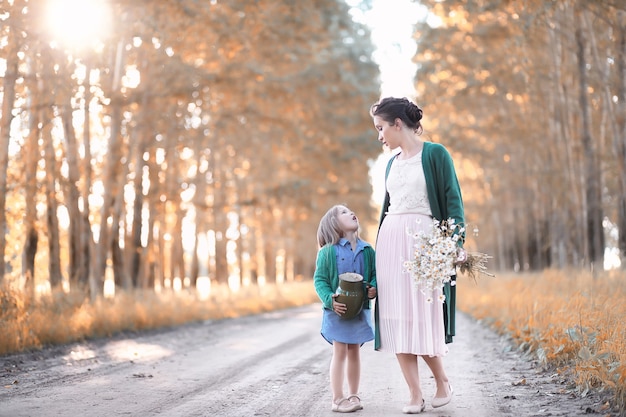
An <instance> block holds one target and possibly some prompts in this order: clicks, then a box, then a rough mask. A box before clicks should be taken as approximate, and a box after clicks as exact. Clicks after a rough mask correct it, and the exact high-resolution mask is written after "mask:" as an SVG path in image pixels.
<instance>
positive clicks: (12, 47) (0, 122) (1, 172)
mask: <svg viewBox="0 0 626 417" xmlns="http://www.w3.org/2000/svg"><path fill="white" fill-rule="evenodd" d="M10 19H11V20H13V17H12V16H11V18H10ZM6 23H7V24H9V25H10V23H8V22H6ZM7 48H8V53H7V56H6V71H5V73H4V79H3V82H2V118H1V119H0V284H2V283H3V282H4V274H5V268H6V266H5V262H4V254H5V251H6V231H7V229H8V227H9V225H7V224H6V222H7V220H6V197H7V169H8V165H9V143H10V141H11V122H12V121H13V105H14V103H15V81H16V80H17V76H18V64H19V58H18V56H17V36H15V29H14V28H13V27H10V28H9V30H8V40H7Z"/></svg>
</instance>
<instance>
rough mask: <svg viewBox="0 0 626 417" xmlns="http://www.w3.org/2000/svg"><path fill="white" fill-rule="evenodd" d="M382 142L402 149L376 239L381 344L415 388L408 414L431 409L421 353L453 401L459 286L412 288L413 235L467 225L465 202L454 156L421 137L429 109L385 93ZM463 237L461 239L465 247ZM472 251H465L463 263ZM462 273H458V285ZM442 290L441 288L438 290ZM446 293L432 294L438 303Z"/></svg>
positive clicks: (438, 398) (440, 397) (444, 398)
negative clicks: (408, 267) (407, 265)
mask: <svg viewBox="0 0 626 417" xmlns="http://www.w3.org/2000/svg"><path fill="white" fill-rule="evenodd" d="M370 114H371V116H372V118H373V121H374V126H375V127H376V130H378V140H379V141H381V142H382V143H383V145H385V146H388V147H389V148H390V149H392V150H395V149H398V148H399V149H400V152H398V153H396V154H395V155H394V156H393V157H392V158H391V159H390V161H389V163H388V165H387V171H386V176H385V186H386V194H385V200H384V203H383V208H382V213H381V217H380V223H379V231H378V238H377V241H376V271H377V282H378V299H377V305H376V312H375V313H376V314H375V319H376V333H377V334H376V342H375V348H376V349H377V350H382V351H390V352H393V353H395V354H396V357H397V359H398V362H399V364H400V368H401V370H402V374H403V375H404V378H405V380H406V383H407V385H408V387H409V391H410V400H409V403H408V404H407V405H406V406H405V407H404V408H403V409H402V412H403V413H405V414H418V413H421V412H422V411H424V409H425V407H426V406H425V401H424V398H423V396H422V390H421V388H420V380H419V372H418V358H419V357H422V358H423V359H424V361H425V362H426V364H427V365H428V367H429V368H430V370H431V372H432V374H433V376H434V378H435V381H436V384H437V392H436V393H435V396H434V398H433V399H432V401H431V405H432V406H433V407H434V408H437V407H441V406H444V405H446V404H448V403H449V402H450V400H451V399H452V387H451V386H450V383H449V381H448V377H447V375H446V373H445V371H444V368H443V360H442V358H443V356H445V355H446V354H447V353H448V349H447V346H446V343H451V342H452V336H454V313H455V287H454V286H452V287H451V286H450V284H446V287H445V288H444V290H443V291H444V293H445V301H444V303H443V304H442V303H440V302H437V301H435V302H429V301H428V300H427V299H426V298H427V295H425V294H423V293H422V292H421V291H417V290H416V289H415V288H414V287H413V283H412V278H411V276H410V274H409V273H407V272H406V271H404V269H403V261H406V260H410V259H411V257H412V256H413V251H414V247H413V245H414V243H415V241H414V238H413V236H412V233H409V232H416V231H418V230H422V231H424V232H429V231H430V230H431V227H432V224H433V223H432V219H433V218H435V219H437V220H439V221H442V220H447V219H449V218H451V219H454V220H455V222H456V224H457V225H463V224H464V215H463V200H462V197H461V190H460V187H459V182H458V179H457V176H456V171H455V169H454V164H453V162H452V158H451V156H450V154H449V153H448V151H447V150H446V148H445V147H443V146H442V145H440V144H435V143H431V142H425V141H422V140H421V139H420V135H421V133H422V125H421V119H422V110H421V109H420V108H419V107H418V106H417V105H415V104H414V103H412V102H410V101H409V100H407V99H406V98H394V97H388V98H384V99H382V100H381V101H379V102H378V103H376V104H374V105H373V106H372V107H371V109H370ZM462 241H463V239H460V240H459V242H460V244H461V245H462ZM464 258H465V252H464V251H463V250H462V249H459V259H458V260H457V262H461V261H462V260H464ZM454 279H455V277H453V278H452V282H454ZM436 291H441V290H436ZM438 295H440V294H437V293H435V294H433V298H434V299H435V300H436V299H437V298H438Z"/></svg>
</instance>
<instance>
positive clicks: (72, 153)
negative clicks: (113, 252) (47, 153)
mask: <svg viewBox="0 0 626 417" xmlns="http://www.w3.org/2000/svg"><path fill="white" fill-rule="evenodd" d="M63 101H64V103H63V104H61V105H62V106H63V110H62V112H61V118H62V121H63V131H64V133H65V144H66V148H65V155H66V161H67V176H68V181H67V198H66V199H65V205H66V207H67V211H68V215H69V236H68V237H69V267H68V272H69V279H70V289H72V288H74V287H78V283H80V282H85V281H86V280H87V273H88V271H87V270H86V269H85V264H84V263H83V262H82V259H83V254H82V237H83V234H84V232H83V230H82V229H83V226H84V223H83V221H82V218H83V217H82V214H81V212H80V209H79V207H78V203H79V200H80V192H79V188H78V186H79V181H80V171H79V167H78V146H77V144H76V134H75V132H74V126H73V125H72V107H71V98H70V97H64V99H63Z"/></svg>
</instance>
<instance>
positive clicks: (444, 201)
mask: <svg viewBox="0 0 626 417" xmlns="http://www.w3.org/2000/svg"><path fill="white" fill-rule="evenodd" d="M429 148H430V149H429V151H430V158H429V163H428V170H429V171H430V172H429V173H428V172H425V174H426V175H428V174H430V176H431V180H432V181H428V179H427V184H428V186H429V190H428V198H429V201H430V205H431V211H432V213H433V216H434V217H435V218H436V219H438V220H440V221H441V220H447V219H450V218H451V219H454V221H455V223H456V224H457V225H460V226H465V214H464V210H463V197H462V195H461V186H460V185H459V179H458V177H457V174H456V170H455V168H454V162H453V160H452V156H451V155H450V153H449V152H448V150H447V149H446V148H445V147H444V146H443V145H441V144H433V143H429ZM464 241H465V233H462V235H461V239H459V241H458V244H459V245H460V246H462V244H463V242H464Z"/></svg>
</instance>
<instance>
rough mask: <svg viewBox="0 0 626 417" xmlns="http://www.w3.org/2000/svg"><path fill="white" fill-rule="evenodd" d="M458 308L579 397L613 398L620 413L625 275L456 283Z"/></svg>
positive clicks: (625, 384) (563, 274)
mask: <svg viewBox="0 0 626 417" xmlns="http://www.w3.org/2000/svg"><path fill="white" fill-rule="evenodd" d="M457 285H459V287H460V288H459V289H458V292H457V294H458V295H457V305H458V308H459V309H460V310H462V311H464V312H466V313H468V314H470V315H471V316H473V317H474V318H476V319H479V320H483V321H484V322H486V323H488V324H490V325H492V327H493V328H494V329H495V330H496V331H498V332H499V333H501V334H506V335H509V336H510V337H512V338H513V340H514V341H515V342H516V343H517V345H518V346H519V350H520V351H522V352H524V353H526V354H529V355H531V356H532V357H534V358H536V359H538V360H539V361H540V362H541V363H542V364H543V365H544V366H546V367H547V368H549V369H556V370H557V372H559V373H561V374H565V375H567V376H568V377H570V378H573V381H574V382H575V383H576V386H577V389H578V390H579V392H580V393H581V394H582V395H586V394H587V393H588V392H589V391H590V390H597V391H603V390H608V391H609V392H611V393H612V394H614V406H616V407H617V408H619V409H620V410H624V409H626V274H625V273H624V272H621V271H612V272H603V273H599V274H596V276H595V277H594V276H592V274H591V273H585V272H581V271H560V270H559V271H557V270H547V271H543V272H540V273H536V274H513V273H508V274H497V275H496V277H487V276H482V277H477V281H476V283H474V282H472V280H471V278H468V277H465V276H460V277H459V279H458V280H457Z"/></svg>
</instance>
